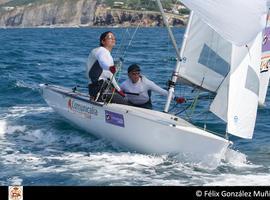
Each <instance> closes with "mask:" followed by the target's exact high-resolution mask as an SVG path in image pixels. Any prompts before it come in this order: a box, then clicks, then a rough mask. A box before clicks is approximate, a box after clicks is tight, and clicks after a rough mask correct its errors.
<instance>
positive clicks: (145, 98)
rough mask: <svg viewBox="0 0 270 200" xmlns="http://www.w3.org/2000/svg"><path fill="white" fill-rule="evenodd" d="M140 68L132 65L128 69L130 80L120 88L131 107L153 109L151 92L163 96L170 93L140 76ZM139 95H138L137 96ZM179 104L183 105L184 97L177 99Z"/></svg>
mask: <svg viewBox="0 0 270 200" xmlns="http://www.w3.org/2000/svg"><path fill="white" fill-rule="evenodd" d="M140 71H141V69H140V67H139V66H138V65H137V64H132V65H130V66H129V68H128V77H129V78H128V79H127V80H126V81H124V82H123V83H122V84H121V85H120V87H121V89H122V90H123V91H124V92H125V93H126V95H127V97H128V102H129V104H130V105H133V106H137V107H142V108H148V109H152V103H151V91H154V92H157V93H159V94H161V95H163V96H167V95H168V91H167V90H164V89H162V88H161V87H159V86H158V85H156V84H155V83H154V82H153V81H150V80H149V79H147V78H146V77H145V76H142V75H141V74H140ZM135 94H137V95H135ZM175 100H176V101H177V103H183V102H184V101H185V99H184V98H183V97H176V98H175Z"/></svg>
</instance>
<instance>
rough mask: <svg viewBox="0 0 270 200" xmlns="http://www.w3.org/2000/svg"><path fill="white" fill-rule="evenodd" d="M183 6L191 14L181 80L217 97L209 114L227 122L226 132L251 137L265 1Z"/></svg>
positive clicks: (230, 0)
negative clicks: (190, 11)
mask: <svg viewBox="0 0 270 200" xmlns="http://www.w3.org/2000/svg"><path fill="white" fill-rule="evenodd" d="M182 2H183V3H185V4H186V6H187V7H189V8H190V9H191V10H193V12H194V14H193V17H192V19H191V20H192V21H191V25H190V28H189V32H188V37H187V39H186V41H185V43H186V45H185V46H184V47H183V48H184V53H183V60H182V62H181V63H178V64H180V66H181V67H180V71H179V74H180V76H181V78H180V79H179V80H180V81H181V80H185V81H188V82H189V83H190V84H192V85H195V86H197V87H200V88H203V89H206V90H208V91H211V92H214V93H217V95H216V97H215V99H214V101H213V102H212V104H211V107H210V110H211V111H212V112H213V113H214V114H216V115H217V116H218V117H219V118H221V119H222V120H224V121H225V122H227V132H228V133H230V134H233V135H236V136H238V137H242V138H252V135H253V131H254V126H255V121H256V114H257V106H258V99H259V87H260V79H259V69H260V59H261V44H262V40H261V38H262V35H261V31H262V29H263V26H265V18H266V15H265V13H266V1H264V0H238V1H235V0H227V1H222V0H206V1H203V2H202V1H197V0H193V1H189V0H183V1H182ZM240 5H241V6H240ZM237 6H238V7H237ZM239 8H241V9H239ZM209 11H210V12H209ZM236 11H237V12H236ZM263 19H264V21H263ZM251 22H252V23H251ZM253 23H254V24H253ZM247 27H248V28H247Z"/></svg>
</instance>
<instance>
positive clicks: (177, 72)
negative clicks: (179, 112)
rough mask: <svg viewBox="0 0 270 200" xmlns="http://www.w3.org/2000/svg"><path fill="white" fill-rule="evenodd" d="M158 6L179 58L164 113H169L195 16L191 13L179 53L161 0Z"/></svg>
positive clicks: (158, 1)
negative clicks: (192, 20)
mask: <svg viewBox="0 0 270 200" xmlns="http://www.w3.org/2000/svg"><path fill="white" fill-rule="evenodd" d="M157 4H158V7H159V10H160V12H161V15H162V18H163V21H164V24H165V25H166V28H167V30H168V33H169V36H170V39H171V41H172V44H173V47H174V49H175V51H176V55H177V58H178V60H177V63H176V66H175V70H174V73H173V75H172V78H171V81H170V83H169V93H168V97H167V102H166V104H165V108H164V112H168V110H169V107H170V104H171V100H172V97H173V94H174V87H175V83H176V81H177V79H178V76H179V70H180V64H181V62H182V57H183V54H184V49H185V46H186V41H187V37H188V33H189V29H190V24H191V19H192V16H193V12H192V11H191V13H190V16H189V21H188V25H187V27H186V30H185V34H184V39H183V43H182V46H181V51H180V52H179V49H178V47H177V43H176V40H175V37H174V35H173V33H172V30H171V28H170V26H169V23H168V20H167V17H166V15H165V13H164V9H163V7H162V4H161V2H160V0H157Z"/></svg>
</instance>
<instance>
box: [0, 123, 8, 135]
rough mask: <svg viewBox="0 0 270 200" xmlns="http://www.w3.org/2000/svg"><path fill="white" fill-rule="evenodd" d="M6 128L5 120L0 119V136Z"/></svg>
mask: <svg viewBox="0 0 270 200" xmlns="http://www.w3.org/2000/svg"><path fill="white" fill-rule="evenodd" d="M6 130H7V122H6V121H5V120H0V137H3V136H4V134H5V133H6Z"/></svg>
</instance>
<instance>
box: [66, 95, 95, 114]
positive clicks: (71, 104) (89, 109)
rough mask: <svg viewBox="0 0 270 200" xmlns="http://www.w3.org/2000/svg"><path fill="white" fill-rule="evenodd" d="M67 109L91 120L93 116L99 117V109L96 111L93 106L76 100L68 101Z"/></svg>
mask: <svg viewBox="0 0 270 200" xmlns="http://www.w3.org/2000/svg"><path fill="white" fill-rule="evenodd" d="M67 107H68V110H69V111H72V112H76V113H79V114H80V115H82V116H83V117H85V118H91V115H95V116H97V115H98V111H97V109H95V108H94V107H93V106H88V105H84V104H81V103H79V102H77V101H75V100H74V99H69V100H68V102H67Z"/></svg>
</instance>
